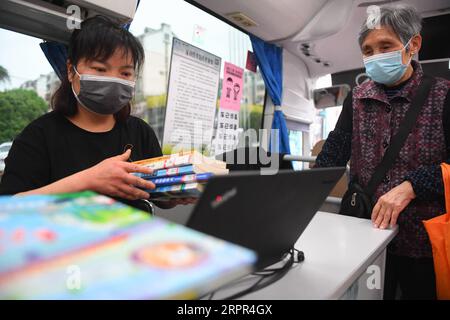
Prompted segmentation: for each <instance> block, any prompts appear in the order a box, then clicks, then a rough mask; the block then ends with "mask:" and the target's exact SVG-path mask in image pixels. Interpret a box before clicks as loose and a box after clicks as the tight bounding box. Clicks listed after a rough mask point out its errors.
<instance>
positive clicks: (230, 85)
mask: <svg viewBox="0 0 450 320" xmlns="http://www.w3.org/2000/svg"><path fill="white" fill-rule="evenodd" d="M243 84H244V70H243V69H242V68H240V67H238V66H235V65H233V64H231V63H229V62H225V67H224V76H223V83H222V94H221V97H220V109H219V116H218V121H217V131H216V138H215V140H214V153H215V154H216V155H217V154H221V153H224V152H228V151H231V150H233V149H234V148H235V147H236V145H237V144H238V141H239V140H238V133H239V110H240V109H241V99H242V91H243V89H244V86H243Z"/></svg>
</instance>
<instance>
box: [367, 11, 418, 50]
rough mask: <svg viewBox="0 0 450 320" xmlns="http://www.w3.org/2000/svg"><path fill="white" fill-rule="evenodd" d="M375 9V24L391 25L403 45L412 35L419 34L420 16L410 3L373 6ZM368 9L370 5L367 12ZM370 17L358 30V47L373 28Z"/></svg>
mask: <svg viewBox="0 0 450 320" xmlns="http://www.w3.org/2000/svg"><path fill="white" fill-rule="evenodd" d="M375 9H376V10H375V11H377V12H375V14H376V15H379V16H376V17H374V16H372V18H375V20H376V24H379V25H380V26H388V27H391V28H392V30H393V31H394V32H395V33H396V34H397V36H398V37H399V38H400V40H401V42H402V43H403V45H405V44H406V43H407V42H408V41H409V40H410V39H411V38H412V37H413V36H415V35H417V34H420V31H421V30H422V17H421V16H420V13H419V12H418V11H417V9H416V8H415V7H413V6H410V5H397V6H383V7H375ZM369 11H370V7H369V8H368V11H367V12H368V13H369ZM370 19H371V17H370V15H369V17H368V18H367V20H366V21H364V23H363V25H362V26H361V30H360V31H359V36H358V42H359V46H360V47H362V44H363V42H364V40H365V39H366V37H367V35H368V34H369V33H370V31H372V30H373V29H374V26H373V25H371V23H370V21H369V20H370ZM408 47H409V45H408ZM407 49H408V48H407Z"/></svg>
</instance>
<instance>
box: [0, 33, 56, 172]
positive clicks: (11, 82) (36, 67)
mask: <svg viewBox="0 0 450 320" xmlns="http://www.w3.org/2000/svg"><path fill="white" fill-rule="evenodd" d="M0 42H1V43H3V44H4V45H3V46H2V50H0V114H1V115H2V116H1V118H0V145H1V144H6V145H9V144H10V142H11V141H12V140H14V138H15V137H16V136H17V135H18V134H19V133H20V132H21V131H22V130H23V129H24V128H25V126H26V125H28V124H29V123H30V122H31V121H33V120H34V119H36V118H38V117H39V116H41V115H42V114H44V113H46V112H47V111H48V110H49V105H50V99H51V95H52V94H53V92H54V91H55V90H56V88H58V86H59V79H58V77H57V76H56V74H55V73H54V72H53V70H52V67H51V66H50V64H49V63H48V61H47V59H46V58H45V56H44V54H43V52H42V50H41V48H40V47H39V43H40V42H42V40H40V39H37V38H34V37H30V36H27V35H23V34H20V33H16V32H12V31H9V30H5V29H0ZM8 150H9V149H8ZM6 156H7V152H2V153H1V159H0V167H2V166H3V159H4V158H6ZM0 171H2V170H0ZM0 174H1V173H0Z"/></svg>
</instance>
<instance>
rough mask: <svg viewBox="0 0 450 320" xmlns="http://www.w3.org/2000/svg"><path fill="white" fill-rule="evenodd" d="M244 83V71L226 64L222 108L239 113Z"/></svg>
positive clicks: (221, 100) (221, 98) (221, 99)
mask: <svg viewBox="0 0 450 320" xmlns="http://www.w3.org/2000/svg"><path fill="white" fill-rule="evenodd" d="M243 83H244V69H242V68H239V67H238V66H235V65H234V64H231V63H229V62H225V66H224V74H223V83H222V94H221V96H220V107H221V108H223V109H226V110H234V111H239V109H240V108H241V98H242V91H243V89H244V87H243Z"/></svg>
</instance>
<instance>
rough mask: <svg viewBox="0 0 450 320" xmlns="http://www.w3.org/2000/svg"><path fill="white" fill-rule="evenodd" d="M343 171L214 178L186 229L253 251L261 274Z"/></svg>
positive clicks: (290, 244) (297, 234) (291, 241)
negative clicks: (256, 256)
mask: <svg viewBox="0 0 450 320" xmlns="http://www.w3.org/2000/svg"><path fill="white" fill-rule="evenodd" d="M344 171H345V168H344V167H337V168H320V169H313V170H305V171H280V172H279V173H277V174H275V175H260V173H259V171H251V172H250V171H247V172H237V173H230V174H229V175H226V176H217V177H214V178H212V179H210V180H209V181H208V183H207V185H206V188H205V190H204V192H203V194H202V197H201V198H200V199H199V201H198V202H197V204H196V206H195V208H194V210H193V211H192V214H191V216H190V218H189V220H188V222H187V224H186V225H187V226H188V227H190V228H193V229H195V230H198V231H201V232H204V233H206V234H210V235H212V236H215V237H218V238H221V239H224V240H227V241H230V242H233V243H236V244H239V245H241V246H244V247H247V248H250V249H252V250H254V251H256V253H257V254H258V257H259V259H258V263H257V266H256V267H257V268H258V269H261V268H263V267H265V266H268V265H271V264H273V263H275V262H277V261H279V260H280V259H281V258H282V256H283V255H284V254H285V253H287V252H288V251H289V249H291V248H292V247H293V246H294V245H295V243H296V241H297V239H298V238H299V237H300V235H301V234H302V232H303V231H304V230H305V228H306V227H307V225H308V223H309V222H310V221H311V219H312V218H313V216H314V215H315V214H316V212H317V211H318V209H319V208H320V206H321V205H322V204H323V202H324V201H325V199H326V197H327V196H328V194H329V193H330V191H331V190H332V189H333V187H334V185H335V184H336V183H337V181H338V180H339V179H340V177H341V176H342V174H343V173H344Z"/></svg>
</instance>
